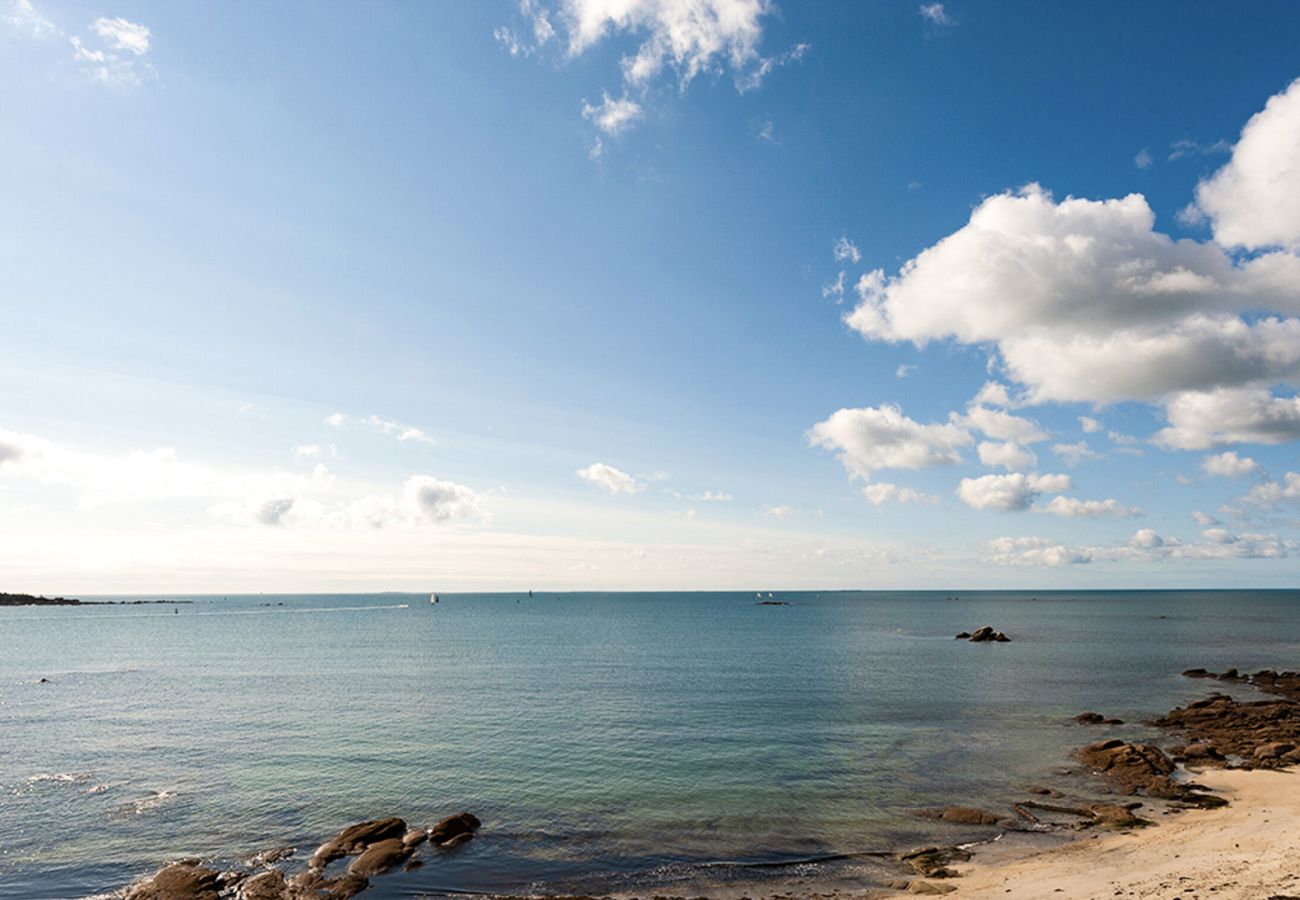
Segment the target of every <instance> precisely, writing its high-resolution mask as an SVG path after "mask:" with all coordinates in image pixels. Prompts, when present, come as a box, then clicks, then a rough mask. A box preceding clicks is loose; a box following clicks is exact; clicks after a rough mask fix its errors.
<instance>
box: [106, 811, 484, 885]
mask: <svg viewBox="0 0 1300 900" xmlns="http://www.w3.org/2000/svg"><path fill="white" fill-rule="evenodd" d="M480 825H481V823H480V822H479V820H478V819H477V818H476V817H475V816H474V815H473V814H472V813H468V812H462V813H458V814H457V815H454V816H448V817H447V818H445V819H443V820H442V821H440V822H438V823H437V824H436V825H433V826H430V827H428V828H410V827H408V826H407V824H406V822H405V821H404V820H403V819H400V818H398V817H396V816H390V817H389V818H386V819H373V820H371V821H368V822H358V823H357V824H355V825H350V826H348V827H347V828H344V829H343V830H342V831H340V832H339V833H338V834H336V835H335V836H334V837H332V838H330V839H329V840H327V841H326V842H325V843H323V844H321V845H320V846H319V847H318V848H316V852H315V853H313V854H312V856H311V859H310V860H309V861H308V863H307V867H306V868H305V869H303V870H301V871H298V872H294V873H292V874H286V871H287V868H288V866H290V865H292V860H293V857H294V856H295V855H296V854H297V850H296V848H294V847H276V848H273V849H270V850H263V851H262V852H261V853H258V854H257V855H255V856H253V857H251V858H250V859H248V860H247V861H246V862H245V864H244V867H243V868H232V869H225V870H219V869H214V868H210V867H208V866H205V865H203V863H202V860H200V859H197V858H190V859H181V860H175V861H173V862H170V863H168V864H167V865H165V866H163V867H162V868H161V869H159V870H158V871H157V872H155V873H154V874H153V875H150V876H149V877H148V878H144V879H141V880H140V881H137V882H136V883H134V884H132V885H130V886H128V887H126V888H123V889H122V890H120V891H118V892H116V893H114V894H112V895H111V896H113V897H115V898H121V900H347V898H349V897H355V896H356V895H357V894H359V893H361V892H362V891H364V890H366V889H367V888H368V887H370V879H371V878H375V877H378V876H381V875H385V874H387V873H389V872H391V871H393V870H394V869H397V868H398V867H401V868H403V869H404V870H406V871H410V870H411V869H415V868H418V867H420V866H422V865H423V864H424V860H423V859H422V858H420V856H418V855H417V854H418V852H419V851H420V850H421V848H422V847H425V846H427V847H432V848H435V850H436V851H438V852H446V851H450V850H453V849H454V848H456V847H459V846H460V845H461V844H464V843H465V842H467V841H469V840H470V839H472V838H473V837H474V832H476V831H478V829H479V827H480ZM348 857H354V858H353V859H352V861H351V862H349V863H348V864H347V865H346V866H340V865H336V864H335V863H336V862H337V861H340V860H344V859H346V858H348ZM340 868H342V871H333V872H331V870H338V869H340Z"/></svg>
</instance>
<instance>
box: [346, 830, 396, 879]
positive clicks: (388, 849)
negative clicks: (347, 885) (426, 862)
mask: <svg viewBox="0 0 1300 900" xmlns="http://www.w3.org/2000/svg"><path fill="white" fill-rule="evenodd" d="M410 855H411V849H410V848H409V847H407V846H406V845H405V844H404V843H402V839H401V838H387V839H385V840H382V841H376V842H375V843H373V844H371V845H370V846H369V847H367V848H366V849H365V850H364V851H363V852H362V854H361V855H360V856H358V857H357V858H356V859H354V860H352V864H351V865H350V866H348V874H349V875H360V876H362V877H363V878H366V877H369V876H371V875H382V874H384V873H385V872H387V871H389V870H390V869H395V868H397V866H399V865H401V864H402V863H403V862H405V861H406V858H407V857H408V856H410Z"/></svg>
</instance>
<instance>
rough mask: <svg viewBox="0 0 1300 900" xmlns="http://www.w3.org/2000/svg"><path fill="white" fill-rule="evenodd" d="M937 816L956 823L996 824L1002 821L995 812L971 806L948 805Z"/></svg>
mask: <svg viewBox="0 0 1300 900" xmlns="http://www.w3.org/2000/svg"><path fill="white" fill-rule="evenodd" d="M939 818H940V819H942V820H943V821H945V822H952V823H954V824H956V825H997V824H998V823H999V822H1001V821H1002V817H1001V816H999V815H997V814H996V813H991V812H988V811H986V810H983V809H976V808H974V807H972V806H950V807H948V808H947V809H945V810H944V811H943V812H942V813H940V814H939Z"/></svg>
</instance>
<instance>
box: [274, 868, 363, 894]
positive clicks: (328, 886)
mask: <svg viewBox="0 0 1300 900" xmlns="http://www.w3.org/2000/svg"><path fill="white" fill-rule="evenodd" d="M288 885H289V889H290V893H289V896H290V897H295V898H296V897H303V898H308V897H310V898H313V900H315V898H328V900H348V898H350V897H355V896H356V895H357V894H359V893H361V892H362V891H364V890H365V889H366V888H368V887H370V882H369V880H367V879H365V878H362V877H361V876H360V875H340V876H338V877H337V878H326V877H325V876H324V875H322V874H321V872H320V870H319V869H308V870H307V871H305V872H299V873H298V874H297V875H294V876H293V877H292V878H290V879H289V881H288Z"/></svg>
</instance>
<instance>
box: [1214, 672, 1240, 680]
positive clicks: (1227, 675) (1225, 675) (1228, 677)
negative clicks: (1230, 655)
mask: <svg viewBox="0 0 1300 900" xmlns="http://www.w3.org/2000/svg"><path fill="white" fill-rule="evenodd" d="M1218 677H1219V680H1220V681H1236V680H1237V670H1236V669H1229V670H1228V671H1226V672H1224V673H1223V674H1222V675H1220V676H1218Z"/></svg>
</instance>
